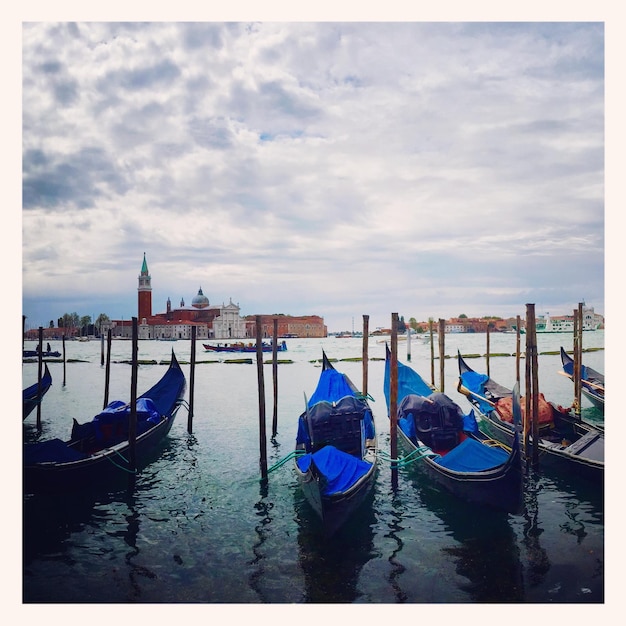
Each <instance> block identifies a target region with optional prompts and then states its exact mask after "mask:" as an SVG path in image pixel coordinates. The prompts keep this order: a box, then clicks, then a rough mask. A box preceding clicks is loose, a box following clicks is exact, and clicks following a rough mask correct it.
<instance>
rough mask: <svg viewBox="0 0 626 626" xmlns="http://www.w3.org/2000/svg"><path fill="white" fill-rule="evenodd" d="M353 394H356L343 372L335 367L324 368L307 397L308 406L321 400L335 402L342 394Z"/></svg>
mask: <svg viewBox="0 0 626 626" xmlns="http://www.w3.org/2000/svg"><path fill="white" fill-rule="evenodd" d="M354 395H356V394H355V392H354V389H353V388H352V386H351V385H350V383H349V382H348V379H347V378H346V376H345V374H342V373H341V372H338V371H337V370H335V369H326V370H323V371H322V373H321V374H320V378H319V380H318V381H317V387H316V388H315V391H314V392H313V395H312V396H311V397H310V398H309V402H308V406H309V407H312V406H313V405H314V404H317V403H318V402H320V401H322V400H326V401H327V402H337V400H341V398H343V397H344V396H354Z"/></svg>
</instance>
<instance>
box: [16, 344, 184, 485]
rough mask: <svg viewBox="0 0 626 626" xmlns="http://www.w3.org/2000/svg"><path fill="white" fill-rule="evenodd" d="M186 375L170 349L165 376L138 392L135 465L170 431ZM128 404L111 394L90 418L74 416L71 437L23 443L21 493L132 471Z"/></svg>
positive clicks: (103, 480)
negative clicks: (112, 397)
mask: <svg viewBox="0 0 626 626" xmlns="http://www.w3.org/2000/svg"><path fill="white" fill-rule="evenodd" d="M185 390H186V380H185V375H184V374H183V372H182V370H181V368H180V365H179V363H178V360H177V359H176V356H175V354H174V352H173V351H172V359H171V362H170V365H169V367H168V369H167V371H166V372H165V374H164V375H163V377H162V378H161V379H160V380H159V381H158V382H157V383H156V384H155V385H153V386H152V387H151V388H150V389H148V391H146V392H145V393H143V394H142V395H141V396H139V397H138V398H137V404H136V415H137V431H136V433H137V436H136V443H135V456H136V466H137V469H139V468H140V467H142V466H143V465H144V464H145V463H147V462H148V461H149V459H150V455H151V454H152V453H153V452H154V450H155V448H156V447H157V445H158V444H159V443H160V442H161V441H162V440H163V439H164V438H165V436H166V435H167V434H168V433H169V431H170V429H171V427H172V424H173V423H174V419H175V417H176V413H177V411H178V409H179V407H180V406H181V404H182V403H183V396H184V394H185ZM130 413H131V407H130V405H129V404H127V403H124V402H122V401H120V400H115V401H113V402H111V403H109V404H108V406H107V407H106V408H105V409H104V410H103V411H102V412H100V413H99V414H98V415H96V416H95V417H94V418H93V419H92V420H91V421H89V422H86V423H84V424H79V423H78V422H77V421H76V419H74V425H73V427H72V433H71V436H70V439H69V440H67V441H62V440H61V439H49V440H47V441H41V442H36V443H25V444H24V455H23V461H24V464H23V467H24V484H23V488H24V493H25V494H26V493H28V494H32V493H41V492H69V491H81V490H90V489H95V488H97V487H110V486H112V485H113V483H114V481H116V480H119V479H123V478H125V477H128V476H129V474H130V473H132V472H133V468H132V465H131V462H130V458H129V452H130V443H129V441H128V437H129V433H128V429H129V417H130Z"/></svg>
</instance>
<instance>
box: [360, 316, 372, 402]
mask: <svg viewBox="0 0 626 626" xmlns="http://www.w3.org/2000/svg"><path fill="white" fill-rule="evenodd" d="M369 323H370V316H369V315H364V316H363V385H361V392H362V393H363V395H364V396H367V379H368V368H369V355H368V352H367V344H368V340H369V334H370V331H369Z"/></svg>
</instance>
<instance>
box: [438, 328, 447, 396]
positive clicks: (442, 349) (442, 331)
mask: <svg viewBox="0 0 626 626" xmlns="http://www.w3.org/2000/svg"><path fill="white" fill-rule="evenodd" d="M445 343H446V320H443V319H441V318H440V319H439V380H440V381H441V382H440V383H439V391H441V393H443V392H444V390H445V384H446V383H445V363H446V346H445Z"/></svg>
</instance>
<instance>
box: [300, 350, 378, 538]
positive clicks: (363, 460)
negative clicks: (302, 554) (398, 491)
mask: <svg viewBox="0 0 626 626" xmlns="http://www.w3.org/2000/svg"><path fill="white" fill-rule="evenodd" d="M322 354H323V357H322V372H321V374H320V377H319V380H318V383H317V387H316V389H315V392H314V393H313V395H312V396H311V398H310V399H309V400H308V401H305V405H306V409H305V411H304V412H303V413H302V414H301V415H300V417H299V418H298V433H297V437H296V448H295V452H296V457H295V471H296V476H297V478H298V482H299V483H300V486H301V488H302V491H303V493H304V496H305V497H306V499H307V500H308V502H309V503H310V505H311V507H312V508H313V509H314V511H315V512H316V513H317V515H318V516H319V518H320V519H321V520H322V523H323V526H324V530H325V532H326V534H327V535H332V534H334V533H335V532H336V531H337V530H338V529H339V528H340V527H341V526H342V525H343V523H344V522H345V521H346V520H347V519H348V518H349V517H350V516H351V515H353V514H355V513H356V512H357V510H358V508H359V506H361V504H362V503H363V502H364V500H365V499H366V497H367V496H368V494H369V493H370V492H371V491H372V487H373V485H374V479H375V477H376V468H377V459H378V447H377V440H376V427H375V424H374V418H373V415H372V410H371V408H370V406H369V404H368V402H367V399H366V398H365V397H364V396H363V395H362V394H360V393H359V391H358V390H357V388H356V387H355V386H354V384H353V383H352V381H351V380H350V379H349V378H348V377H347V376H346V375H345V374H342V373H340V372H338V371H337V370H336V369H335V368H334V367H333V366H332V364H331V363H330V361H329V360H328V358H327V357H326V354H325V353H322Z"/></svg>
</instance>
